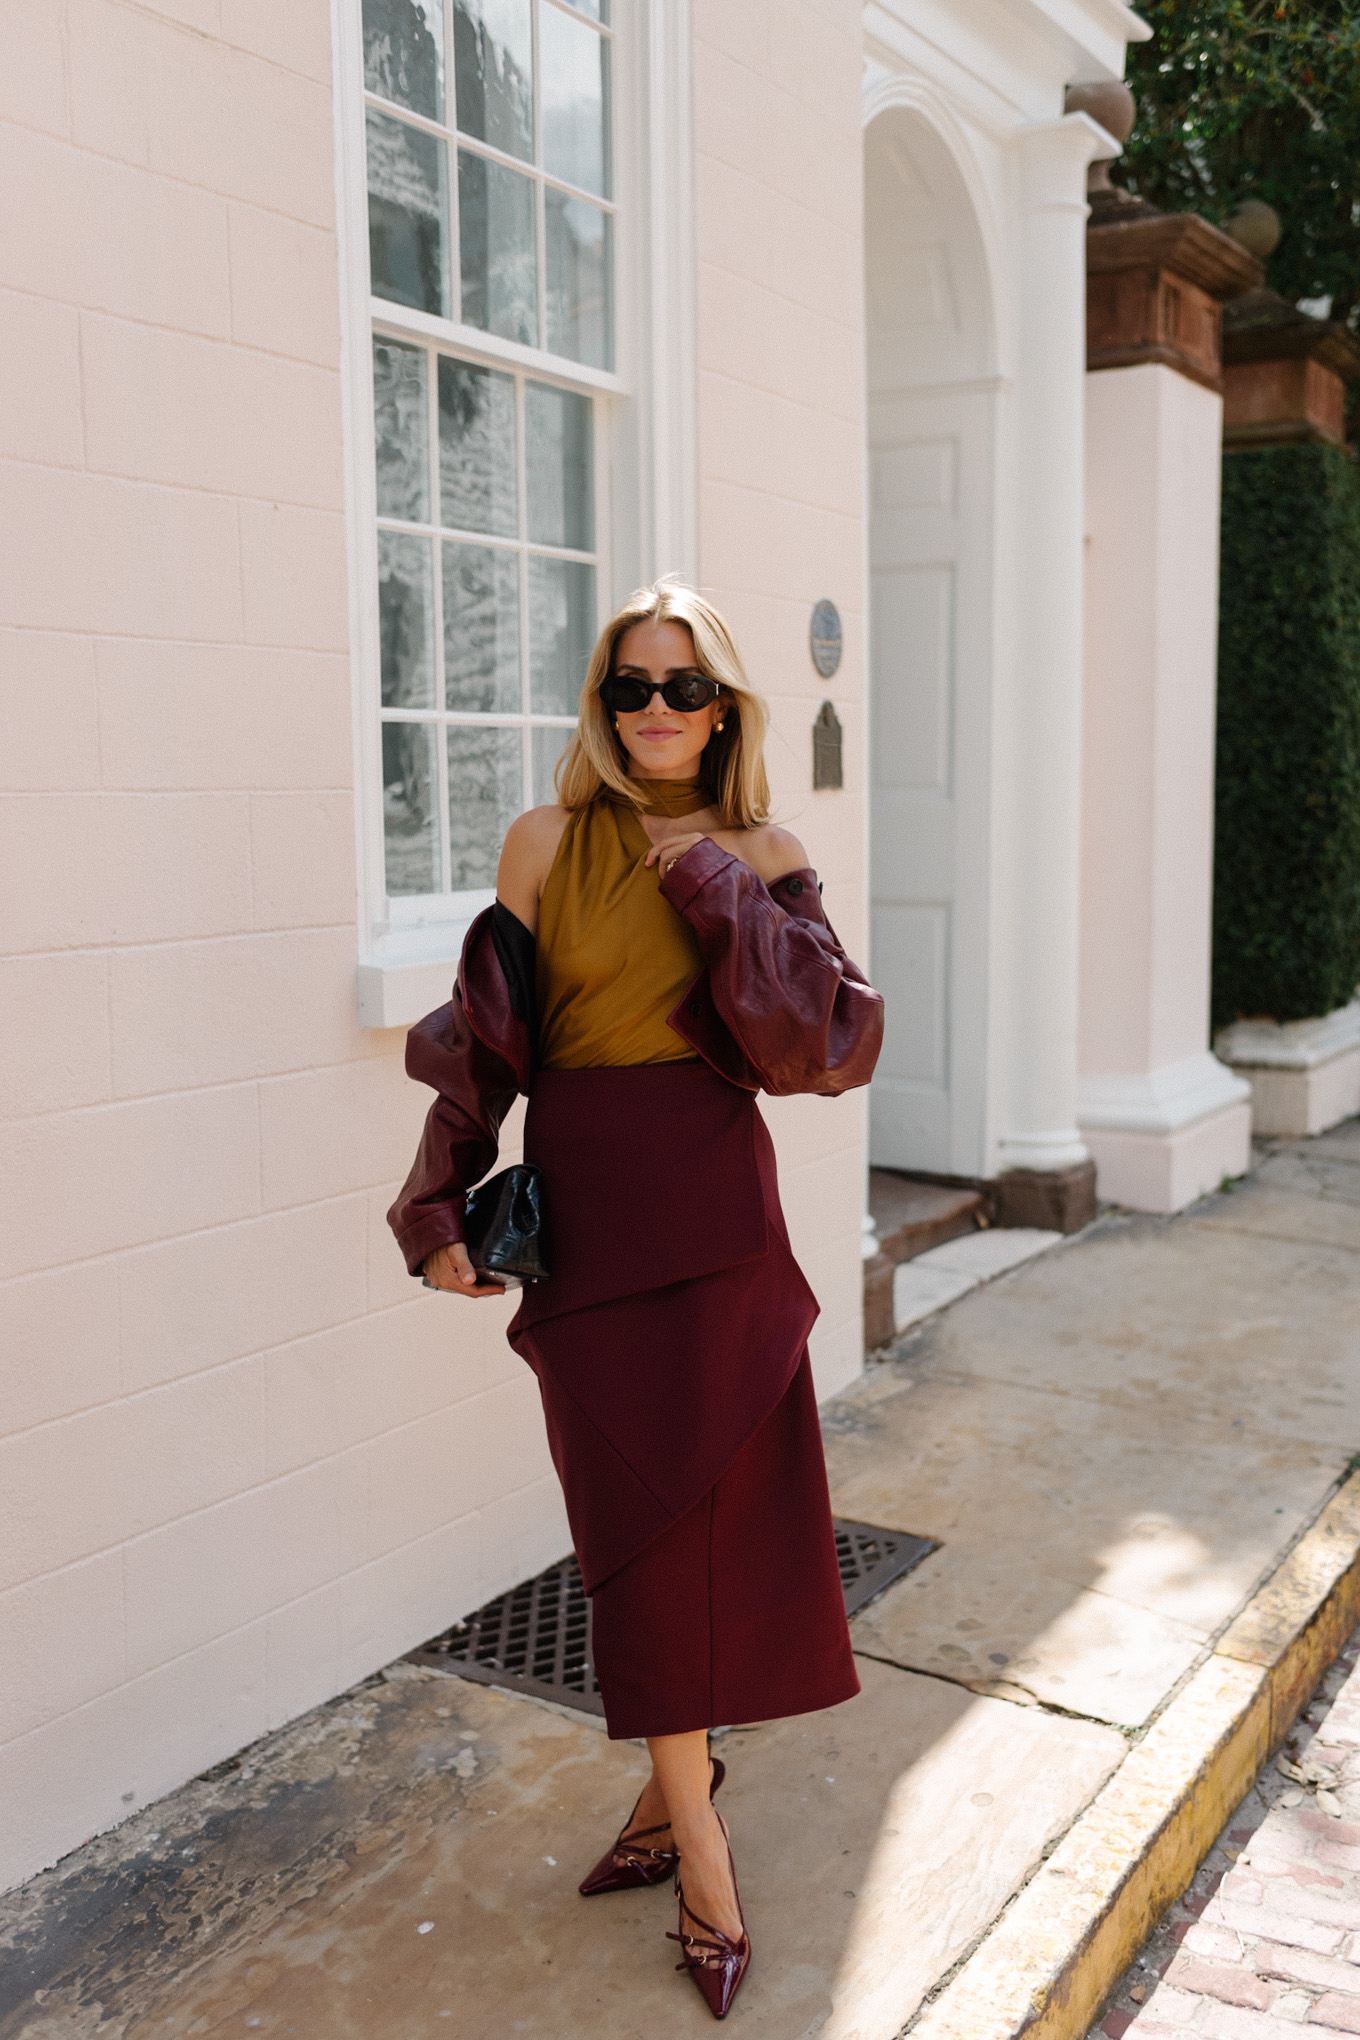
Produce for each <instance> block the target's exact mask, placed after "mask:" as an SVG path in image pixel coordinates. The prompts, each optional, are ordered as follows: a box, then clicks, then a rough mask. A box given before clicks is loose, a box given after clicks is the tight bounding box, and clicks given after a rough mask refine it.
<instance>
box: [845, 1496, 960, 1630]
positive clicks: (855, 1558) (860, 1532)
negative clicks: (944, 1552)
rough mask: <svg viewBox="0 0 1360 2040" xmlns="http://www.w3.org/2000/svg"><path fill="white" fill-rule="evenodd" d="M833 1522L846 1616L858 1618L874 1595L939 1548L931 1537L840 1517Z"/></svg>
mask: <svg viewBox="0 0 1360 2040" xmlns="http://www.w3.org/2000/svg"><path fill="white" fill-rule="evenodd" d="M834 1520H835V1531H836V1557H837V1558H838V1560H839V1561H840V1568H841V1591H842V1593H843V1594H844V1595H845V1612H846V1614H847V1615H857V1614H858V1613H859V1611H860V1609H861V1608H863V1607H866V1606H867V1605H868V1603H869V1602H870V1601H872V1600H873V1598H874V1596H875V1595H876V1594H881V1593H882V1592H883V1589H884V1588H885V1587H890V1586H891V1585H892V1583H893V1581H894V1580H900V1579H901V1577H902V1575H903V1574H904V1573H909V1572H910V1571H911V1569H912V1567H913V1566H917V1565H919V1564H920V1563H921V1560H922V1559H923V1558H927V1557H929V1555H930V1553H931V1552H932V1551H938V1550H939V1548H940V1547H939V1544H938V1542H937V1540H936V1539H935V1538H933V1537H911V1536H909V1535H908V1534H907V1532H906V1531H905V1530H880V1529H879V1527H878V1525H877V1524H876V1523H847V1522H846V1521H845V1519H844V1518H843V1517H841V1516H837V1517H836V1518H835V1519H834Z"/></svg>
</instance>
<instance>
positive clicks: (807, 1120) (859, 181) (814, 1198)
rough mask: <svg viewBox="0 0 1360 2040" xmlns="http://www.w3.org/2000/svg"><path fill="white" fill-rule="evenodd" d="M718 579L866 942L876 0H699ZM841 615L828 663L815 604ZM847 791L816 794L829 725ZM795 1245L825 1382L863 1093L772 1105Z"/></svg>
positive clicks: (823, 862)
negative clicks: (812, 633) (822, 709)
mask: <svg viewBox="0 0 1360 2040" xmlns="http://www.w3.org/2000/svg"><path fill="white" fill-rule="evenodd" d="M693 20H694V140H695V187H696V222H695V224H696V245H697V256H698V305H699V315H698V402H699V540H700V551H699V574H700V580H701V582H702V584H703V586H704V588H705V590H706V591H707V592H709V593H710V594H711V595H712V596H713V597H714V599H715V600H716V601H717V602H718V603H719V605H720V606H721V607H722V609H723V610H724V611H725V613H726V614H727V615H728V617H729V618H730V619H731V622H732V624H733V626H734V628H735V630H736V632H737V635H738V639H739V641H740V643H741V646H742V649H743V652H744V654H745V657H746V661H747V665H748V667H749V669H750V672H751V675H752V678H753V679H754V680H755V682H756V684H757V686H759V687H761V688H762V689H763V690H764V691H765V692H766V694H767V695H768V696H769V698H770V704H771V709H772V713H773V721H774V727H773V733H772V739H771V743H770V747H769V754H768V762H769V767H770V779H771V784H772V787H773V790H774V799H775V809H776V818H777V819H778V820H780V821H782V822H783V823H784V824H785V825H786V826H787V827H788V828H790V829H792V830H793V831H794V833H795V834H796V835H797V836H799V837H800V839H801V840H802V841H803V843H804V844H805V845H806V846H807V849H808V853H809V855H810V857H811V859H812V862H813V863H814V864H815V865H816V867H817V869H818V871H819V872H820V873H821V875H822V878H823V881H824V884H825V901H826V908H827V912H828V914H829V915H830V917H831V920H832V922H833V923H834V924H835V926H836V928H837V930H838V932H839V934H840V935H841V937H842V939H843V941H844V942H845V943H846V945H847V947H848V948H849V949H850V951H851V953H852V955H855V956H856V957H859V958H861V959H864V958H865V946H866V915H865V875H864V855H865V845H864V803H865V786H864V765H865V756H864V714H863V703H864V686H865V683H864V599H863V598H864V572H865V567H864V529H863V517H864V271H863V260H864V257H863V245H864V240H863V237H864V229H863V175H864V173H863V137H862V126H861V111H860V90H861V77H862V69H863V28H862V23H861V11H860V8H859V5H858V4H857V0H742V4H741V5H740V6H733V5H731V4H730V0H695V4H694V10H693ZM822 596H829V597H830V598H831V600H832V601H834V602H835V604H836V606H837V608H838V609H839V610H840V614H841V621H842V624H843V626H844V630H845V653H844V657H843V659H842V663H841V667H840V670H839V672H838V673H837V674H836V675H835V677H834V678H833V679H831V680H829V681H828V680H823V679H821V678H820V676H819V675H818V674H817V672H816V670H815V669H814V667H813V665H812V661H811V657H810V655H809V650H808V628H809V623H810V619H811V611H812V605H813V603H814V602H815V601H817V600H818V598H819V597H822ZM828 697H829V698H830V699H831V700H833V701H834V703H835V705H836V711H837V714H838V715H839V717H840V719H841V722H842V723H843V725H844V728H845V737H844V753H845V790H844V791H843V792H839V793H837V792H825V791H824V792H819V793H813V792H811V790H810V788H811V781H812V772H811V755H812V736H811V729H812V722H813V718H814V717H815V715H816V713H817V710H818V708H819V706H820V704H821V703H822V701H823V700H825V699H827V698H828ZM762 1110H763V1111H764V1112H765V1114H766V1117H767V1118H768V1120H769V1122H770V1124H771V1126H772V1127H773V1128H774V1130H775V1133H776V1137H777V1139H778V1142H779V1148H780V1171H781V1183H782V1186H783V1195H784V1202H785V1208H786V1210H787V1213H788V1218H789V1225H790V1231H791V1234H792V1237H793V1241H794V1246H795V1249H796V1251H797V1253H798V1255H799V1258H800V1260H801V1261H802V1263H803V1266H804V1267H805V1268H806V1270H807V1273H808V1276H809V1279H810V1280H811V1282H812V1284H813V1287H814V1288H815V1289H816V1291H817V1295H818V1298H819V1300H820V1302H821V1305H822V1312H823V1315H822V1321H821V1324H820V1325H819V1327H818V1332H817V1337H816V1339H815V1342H814V1348H813V1359H814V1364H815V1366H816V1370H817V1377H818V1385H819V1388H820V1390H821V1391H822V1392H823V1393H826V1392H827V1391H828V1390H830V1389H831V1388H833V1387H839V1386H841V1385H842V1384H843V1383H844V1382H845V1381H846V1380H848V1379H849V1378H850V1377H851V1376H852V1375H853V1374H855V1373H857V1372H858V1371H859V1368H860V1367H861V1365H862V1364H863V1333H862V1315H861V1312H862V1300H861V1265H862V1264H861V1260H860V1245H859V1240H860V1235H859V1220H860V1216H861V1214H862V1211H863V1195H864V1186H863V1171H864V1094H863V1093H862V1092H857V1093H854V1094H852V1095H851V1096H850V1097H848V1098H844V1099H840V1100H837V1101H835V1102H834V1103H832V1102H829V1101H827V1100H825V1099H820V1098H803V1099H787V1100H780V1101H766V1102H765V1103H764V1104H763V1106H762Z"/></svg>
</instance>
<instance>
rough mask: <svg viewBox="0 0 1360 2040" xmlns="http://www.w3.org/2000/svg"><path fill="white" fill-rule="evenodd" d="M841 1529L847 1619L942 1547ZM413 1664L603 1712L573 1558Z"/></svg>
mask: <svg viewBox="0 0 1360 2040" xmlns="http://www.w3.org/2000/svg"><path fill="white" fill-rule="evenodd" d="M835 1530H836V1557H837V1560H838V1562H839V1564H840V1570H841V1589H842V1591H843V1593H844V1595H845V1612H846V1614H847V1615H853V1614H855V1613H856V1611H857V1610H858V1609H860V1608H863V1607H864V1606H865V1604H866V1603H867V1602H869V1601H871V1600H873V1598H874V1596H875V1595H876V1594H879V1593H881V1592H882V1591H883V1589H884V1587H887V1586H891V1585H892V1582H893V1581H894V1580H899V1579H901V1577H902V1575H903V1574H904V1573H907V1572H910V1571H911V1569H912V1567H913V1566H914V1565H919V1564H920V1562H921V1560H922V1559H923V1558H924V1557H925V1556H926V1555H927V1553H929V1552H932V1551H935V1550H938V1548H939V1547H938V1545H937V1544H936V1543H935V1541H934V1540H933V1539H932V1538H929V1537H910V1536H908V1535H907V1533H906V1532H905V1531H903V1530H881V1529H879V1528H878V1527H877V1525H876V1524H873V1523H845V1522H842V1521H841V1520H840V1519H839V1518H838V1519H837V1520H836V1524H835ZM407 1662H408V1663H410V1664H413V1665H429V1666H431V1667H432V1668H433V1669H434V1670H435V1671H439V1672H453V1673H455V1674H456V1675H457V1676H458V1677H459V1678H461V1679H476V1680H477V1681H478V1682H479V1684H481V1685H483V1686H503V1687H505V1688H506V1689H507V1690H508V1691H509V1692H512V1693H534V1694H537V1696H538V1698H539V1699H541V1700H556V1701H557V1702H558V1704H559V1706H564V1707H578V1708H580V1709H581V1711H582V1712H583V1713H585V1714H599V1715H603V1713H604V1702H603V1701H602V1700H601V1698H600V1688H599V1685H598V1683H597V1682H596V1678H595V1667H594V1665H593V1663H592V1662H591V1656H590V1603H589V1601H588V1600H587V1599H586V1596H585V1594H584V1592H583V1591H582V1587H581V1570H580V1567H579V1566H578V1565H577V1563H576V1560H575V1559H574V1558H561V1559H559V1560H558V1561H557V1564H556V1565H550V1566H548V1567H547V1569H546V1571H544V1572H541V1573H539V1574H538V1575H537V1577H536V1578H534V1579H532V1580H525V1581H524V1582H523V1584H522V1585H520V1586H518V1587H512V1588H511V1589H510V1591H509V1593H508V1594H499V1595H497V1597H496V1599H495V1600H494V1601H488V1602H487V1604H486V1606H485V1607H484V1608H478V1609H477V1611H476V1613H475V1614H472V1615H469V1616H468V1618H467V1620H466V1621H465V1622H458V1623H455V1624H454V1626H453V1628H452V1629H446V1630H445V1631H444V1633H443V1635H442V1636H434V1637H431V1639H430V1641H429V1642H428V1643H423V1644H422V1645H421V1646H420V1648H419V1650H413V1651H408V1652H407Z"/></svg>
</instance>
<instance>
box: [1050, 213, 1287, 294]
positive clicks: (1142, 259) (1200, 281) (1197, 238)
mask: <svg viewBox="0 0 1360 2040" xmlns="http://www.w3.org/2000/svg"><path fill="white" fill-rule="evenodd" d="M1115 269H1148V270H1167V271H1169V272H1170V273H1171V274H1172V275H1173V276H1177V277H1182V278H1183V279H1184V280H1185V281H1186V282H1187V283H1193V284H1195V285H1196V287H1197V288H1198V289H1200V290H1202V291H1205V292H1207V294H1208V295H1209V296H1210V297H1212V298H1217V299H1218V301H1219V302H1220V304H1221V303H1222V302H1223V301H1224V300H1225V299H1227V298H1235V297H1240V296H1241V295H1242V293H1243V292H1244V291H1248V290H1251V289H1253V288H1254V286H1256V285H1257V284H1259V283H1260V281H1261V278H1262V276H1263V275H1264V273H1265V272H1264V271H1263V269H1262V268H1261V265H1260V263H1259V262H1258V261H1257V260H1256V257H1255V256H1254V255H1249V254H1248V253H1247V251H1246V249H1245V248H1243V247H1240V246H1239V245H1238V243H1237V242H1236V241H1234V240H1233V239H1232V238H1231V237H1230V236H1229V235H1227V234H1225V233H1222V232H1221V231H1220V229H1219V228H1218V227H1211V226H1210V225H1209V222H1208V221H1207V220H1202V219H1200V218H1199V216H1198V214H1196V213H1154V214H1152V215H1151V216H1149V215H1147V214H1143V215H1142V216H1141V217H1140V218H1138V219H1132V220H1119V221H1112V222H1110V223H1109V224H1108V225H1104V224H1102V225H1096V224H1094V223H1093V224H1092V225H1091V227H1090V228H1089V229H1088V231H1087V235H1086V270H1087V274H1088V275H1090V276H1099V275H1104V274H1106V273H1107V272H1108V271H1110V270H1115Z"/></svg>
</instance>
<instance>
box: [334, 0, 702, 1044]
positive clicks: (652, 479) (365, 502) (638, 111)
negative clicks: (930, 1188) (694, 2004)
mask: <svg viewBox="0 0 1360 2040" xmlns="http://www.w3.org/2000/svg"><path fill="white" fill-rule="evenodd" d="M611 13H612V15H613V20H612V22H611V24H610V26H611V28H612V31H613V39H614V40H613V58H612V66H611V69H612V76H611V98H612V113H613V150H612V155H613V178H612V191H613V203H614V205H615V206H616V208H617V210H616V211H615V214H614V220H615V229H614V237H613V238H614V249H613V253H614V289H613V302H614V360H615V363H616V367H615V369H614V370H613V371H612V372H610V371H606V370H603V369H597V368H589V367H585V366H583V365H581V364H578V363H575V362H572V361H568V360H566V359H565V358H564V357H562V356H560V355H555V354H549V353H547V352H546V351H544V350H543V349H540V348H536V347H525V346H522V345H520V344H519V343H518V342H516V341H513V340H505V339H502V338H500V337H499V336H498V335H496V334H493V333H486V332H483V331H482V330H481V328H479V327H474V326H465V325H462V324H460V323H457V322H455V321H454V320H451V319H443V318H438V317H435V316H434V315H433V314H431V313H429V312H423V311H418V310H416V309H414V308H413V307H410V306H407V305H398V304H394V303H393V302H391V300H389V299H387V298H377V297H374V296H373V295H372V293H371V290H370V284H369V262H368V171H367V154H366V147H365V120H366V110H367V107H368V105H369V104H370V103H381V102H373V101H372V100H371V97H370V95H369V94H368V93H367V92H366V91H365V86H364V65H363V10H362V0H331V20H332V47H333V53H334V63H335V72H334V93H335V136H336V201H337V240H338V250H337V253H338V266H339V285H340V327H341V332H340V375H341V387H342V395H343V418H344V444H345V515H346V527H347V539H348V564H349V640H350V664H351V701H352V712H353V734H354V759H355V828H356V865H357V894H358V898H357V922H358V927H357V936H358V957H357V966H358V968H357V989H358V1003H359V1018H360V1021H361V1022H362V1024H363V1025H365V1026H370V1027H396V1026H407V1025H409V1024H410V1023H411V1022H412V1021H413V1020H415V1019H418V1018H419V1017H420V1015H421V1014H422V1013H425V1012H428V1011H429V1010H430V1009H431V1008H432V1007H434V1006H437V1005H440V1004H442V1003H443V1002H444V1001H445V1000H446V999H447V998H448V997H449V991H450V986H451V983H452V978H453V970H454V966H455V965H456V962H457V958H458V954H459V951H460V950H461V947H462V942H463V937H464V935H465V933H466V931H467V928H468V926H469V924H470V922H471V921H472V919H473V917H474V916H475V915H476V914H477V913H478V912H480V911H481V909H482V908H483V907H484V906H486V905H489V903H490V900H491V898H492V895H491V893H490V892H485V893H448V894H442V895H438V894H437V895H422V896H419V897H418V898H415V899H406V900H399V899H393V900H391V901H389V899H388V896H387V891H386V884H385V879H384V861H383V852H384V843H383V799H382V724H381V715H380V704H381V688H380V681H379V627H378V538H377V534H378V513H377V482H376V467H375V449H374V431H373V382H372V346H373V335H374V332H375V330H376V331H380V332H382V333H384V334H386V335H387V336H388V337H390V338H392V339H394V340H402V339H407V340H411V341H414V342H416V343H417V344H424V345H429V344H430V343H434V344H435V346H436V347H437V348H438V349H439V350H441V351H443V352H446V353H449V354H455V355H457V356H458V357H459V358H460V359H462V360H466V361H469V362H471V363H473V364H474V365H479V366H484V367H489V368H508V369H516V370H520V371H522V372H523V373H525V374H527V375H528V376H530V377H532V378H533V379H534V380H535V381H543V382H547V383H553V384H556V385H558V386H559V387H562V388H567V389H574V390H579V391H581V392H582V393H583V394H592V395H594V397H595V399H596V402H595V434H594V446H595V514H596V534H595V535H596V562H597V564H596V600H597V605H598V608H599V613H600V618H601V621H603V619H604V618H605V617H607V616H608V615H609V614H611V613H612V611H613V609H614V608H615V607H616V606H617V603H618V601H619V600H620V599H621V598H622V596H623V595H624V594H625V593H626V592H627V590H628V589H629V588H630V587H634V586H636V585H637V583H638V582H639V581H640V580H644V579H652V578H654V577H655V575H656V574H658V573H662V572H678V573H680V574H682V575H684V576H685V577H686V578H687V579H693V578H694V576H695V572H696V567H697V493H698V487H697V469H696V453H697V448H696V417H695V410H696V406H695V391H694V377H695V344H694V299H695V289H694V252H693V251H694V231H693V154H692V134H691V119H690V22H689V0H613V6H612V8H611ZM446 62H447V67H448V76H449V84H448V86H447V90H448V91H449V92H450V93H451V92H452V91H453V89H454V87H453V83H452V52H449V53H448V55H447V58H446ZM424 125H426V126H428V125H429V124H428V123H424ZM435 131H436V132H439V131H440V130H438V129H437V128H436V130H435ZM484 153H489V154H492V155H494V154H495V153H496V152H495V151H486V152H484ZM516 167H518V168H520V169H522V170H528V169H529V168H530V167H531V166H527V165H517V166H516ZM533 171H534V174H535V175H536V176H537V177H538V179H539V180H540V181H539V190H540V191H541V190H542V188H543V173H542V172H541V170H538V169H537V166H533ZM546 181H547V182H549V183H552V182H555V181H556V180H553V179H548V180H546ZM538 209H539V211H540V213H541V210H542V205H541V200H540V201H539V208H538ZM450 259H453V257H452V255H451V257H450ZM436 578H438V577H436ZM467 719H468V720H469V721H479V720H481V721H487V720H494V719H495V718H477V717H469V718H467ZM527 741H528V740H527V738H526V749H527ZM442 770H443V767H442V761H441V784H442ZM527 785H528V781H527V780H526V786H527ZM530 790H531V789H530Z"/></svg>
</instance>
